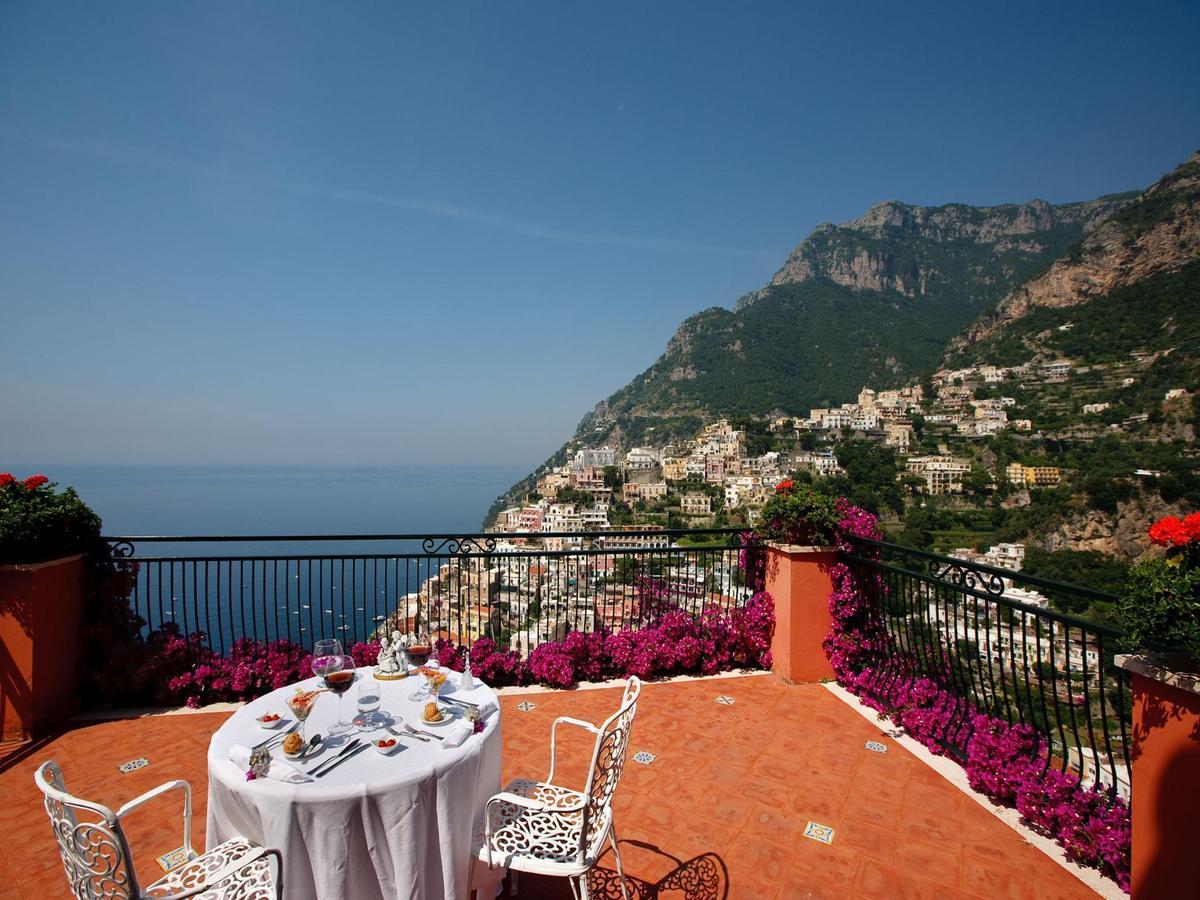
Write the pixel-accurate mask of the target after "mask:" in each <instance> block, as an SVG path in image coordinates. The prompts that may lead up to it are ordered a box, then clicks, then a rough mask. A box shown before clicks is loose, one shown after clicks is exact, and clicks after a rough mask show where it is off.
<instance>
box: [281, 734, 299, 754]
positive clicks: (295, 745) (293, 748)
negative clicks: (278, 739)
mask: <svg viewBox="0 0 1200 900" xmlns="http://www.w3.org/2000/svg"><path fill="white" fill-rule="evenodd" d="M303 746H304V738H302V737H300V735H298V734H296V732H294V731H293V732H292V733H291V734H289V735H288V736H287V737H285V738H284V739H283V752H284V753H299V752H300V748H301V747H303Z"/></svg>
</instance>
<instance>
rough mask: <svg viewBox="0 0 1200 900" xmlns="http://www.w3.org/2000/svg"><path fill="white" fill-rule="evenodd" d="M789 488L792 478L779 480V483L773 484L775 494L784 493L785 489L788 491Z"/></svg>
mask: <svg viewBox="0 0 1200 900" xmlns="http://www.w3.org/2000/svg"><path fill="white" fill-rule="evenodd" d="M791 489H792V479H790V478H789V479H787V480H786V481H781V482H779V484H777V485H775V493H777V494H782V493H785V492H786V491H790V490H791Z"/></svg>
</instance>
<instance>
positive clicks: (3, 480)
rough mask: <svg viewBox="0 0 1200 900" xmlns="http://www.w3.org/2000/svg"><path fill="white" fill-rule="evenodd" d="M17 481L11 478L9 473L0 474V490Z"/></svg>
mask: <svg viewBox="0 0 1200 900" xmlns="http://www.w3.org/2000/svg"><path fill="white" fill-rule="evenodd" d="M16 480H17V479H15V478H13V476H12V473H11V472H0V488H2V487H8V486H9V485H10V484H12V483H13V482H14V481H16Z"/></svg>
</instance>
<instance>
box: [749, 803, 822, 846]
mask: <svg viewBox="0 0 1200 900" xmlns="http://www.w3.org/2000/svg"><path fill="white" fill-rule="evenodd" d="M806 824H807V823H805V822H801V821H800V820H799V819H797V818H796V817H795V816H794V815H792V813H791V811H790V810H788V809H786V808H785V807H781V806H777V805H775V804H766V803H761V802H756V803H755V804H754V806H753V808H752V809H751V810H750V815H749V816H747V817H746V821H745V822H744V823H743V824H742V834H744V835H750V836H752V837H758V838H762V839H763V840H767V841H772V842H774V843H776V844H782V845H783V846H785V847H791V846H794V845H795V844H796V842H797V841H799V840H800V836H801V835H802V834H803V833H804V826H805V825H806Z"/></svg>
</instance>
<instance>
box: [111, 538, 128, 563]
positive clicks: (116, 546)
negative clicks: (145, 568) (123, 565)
mask: <svg viewBox="0 0 1200 900" xmlns="http://www.w3.org/2000/svg"><path fill="white" fill-rule="evenodd" d="M133 551H134V547H133V544H132V543H131V542H129V541H126V540H123V539H118V540H115V541H109V542H108V552H109V555H110V556H112V558H114V559H129V558H130V557H131V556H133Z"/></svg>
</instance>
